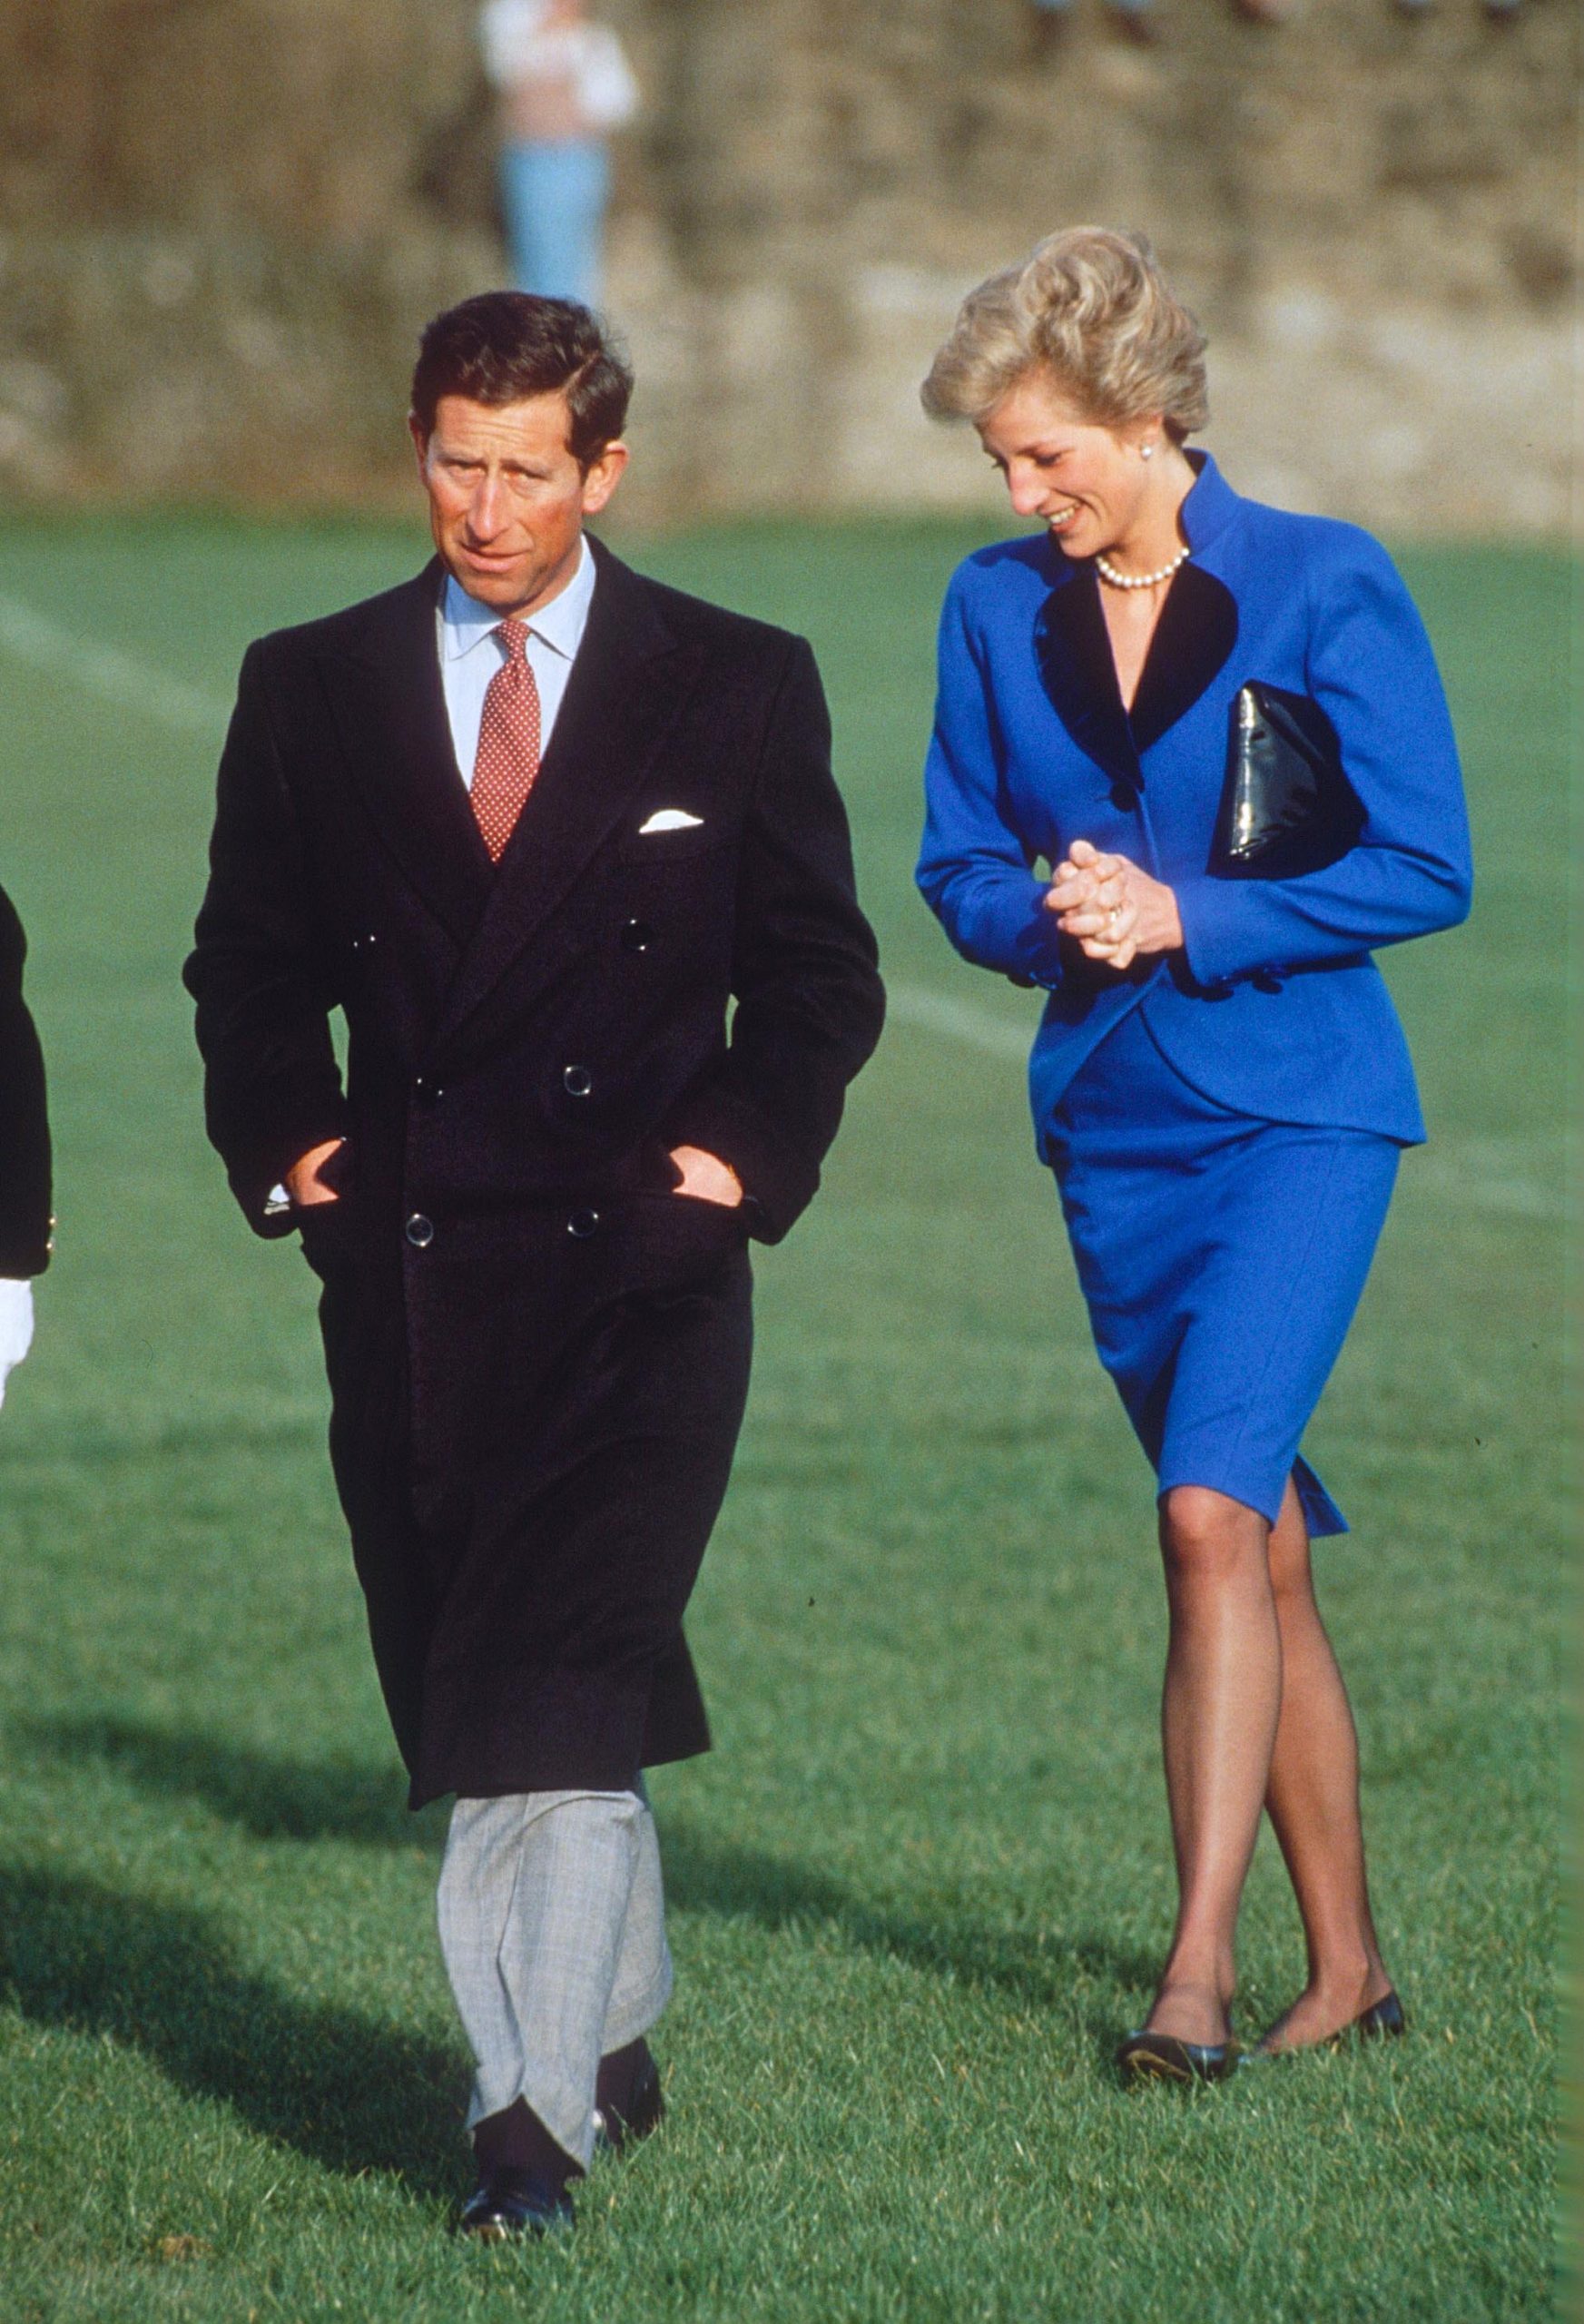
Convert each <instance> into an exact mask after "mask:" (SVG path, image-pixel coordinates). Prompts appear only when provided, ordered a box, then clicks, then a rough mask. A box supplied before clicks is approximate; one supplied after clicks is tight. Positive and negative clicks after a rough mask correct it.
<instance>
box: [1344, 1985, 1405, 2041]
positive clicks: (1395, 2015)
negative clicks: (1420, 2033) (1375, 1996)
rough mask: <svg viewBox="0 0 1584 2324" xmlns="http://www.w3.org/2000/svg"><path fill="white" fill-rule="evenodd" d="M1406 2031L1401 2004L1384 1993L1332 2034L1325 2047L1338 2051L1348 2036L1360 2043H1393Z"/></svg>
mask: <svg viewBox="0 0 1584 2324" xmlns="http://www.w3.org/2000/svg"><path fill="white" fill-rule="evenodd" d="M1407 2031H1408V2018H1407V2015H1406V2014H1405V2012H1404V2010H1403V2007H1402V2003H1401V2002H1400V2001H1399V2000H1398V1998H1397V1996H1396V1994H1394V1993H1386V1994H1382V1995H1381V1998H1380V2000H1379V2001H1372V2003H1371V2004H1370V2005H1369V2007H1368V2009H1365V2010H1361V2011H1360V2013H1359V2014H1358V2015H1357V2017H1355V2018H1354V2019H1353V2024H1351V2025H1344V2026H1343V2029H1342V2032H1341V2033H1333V2035H1332V2037H1331V2039H1330V2041H1329V2042H1328V2043H1326V2045H1325V2046H1326V2048H1327V2049H1328V2050H1340V2049H1341V2047H1342V2045H1343V2043H1344V2042H1345V2041H1346V2040H1347V2038H1348V2036H1349V2035H1350V2034H1353V2035H1356V2037H1357V2038H1358V2040H1359V2041H1361V2042H1388V2041H1395V2040H1396V2039H1397V2037H1398V2035H1399V2034H1402V2033H1407Z"/></svg>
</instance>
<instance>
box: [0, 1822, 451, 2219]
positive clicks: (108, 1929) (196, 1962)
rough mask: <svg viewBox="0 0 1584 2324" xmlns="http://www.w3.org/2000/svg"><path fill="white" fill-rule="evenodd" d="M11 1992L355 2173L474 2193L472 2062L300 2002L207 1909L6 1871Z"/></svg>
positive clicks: (4, 1972)
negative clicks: (464, 2130)
mask: <svg viewBox="0 0 1584 2324" xmlns="http://www.w3.org/2000/svg"><path fill="white" fill-rule="evenodd" d="M0 1995H4V1996H5V1998H7V1999H10V2000H13V2001H14V2002H15V2005H16V2006H17V2007H18V2008H19V2009H20V2010H21V2012H22V2013H23V2014H24V2015H25V2017H27V2018H29V2019H31V2020H33V2021H34V2023H35V2024H42V2025H55V2026H62V2027H67V2028H70V2029H72V2030H73V2031H74V2032H77V2033H109V2034H111V2035H113V2037H114V2038H115V2040H116V2041H117V2042H120V2043H124V2044H126V2045H127V2046H129V2047H133V2048H136V2049H138V2050H141V2051H142V2052H143V2054H144V2055H145V2056H146V2057H148V2058H150V2059H152V2061H153V2062H154V2063H155V2064H156V2065H158V2066H159V2067H160V2068H161V2070H162V2072H163V2073H165V2074H166V2075H168V2076H169V2078H170V2080H171V2081H172V2083H175V2084H176V2085H177V2086H178V2087H179V2088H180V2089H182V2090H184V2091H187V2092H189V2093H192V2095H193V2096H196V2097H202V2098H212V2099H220V2100H221V2101H223V2102H225V2103H226V2104H228V2105H230V2106H232V2107H234V2108H235V2110H236V2112H238V2113H239V2114H240V2115H241V2117H242V2119H243V2120H244V2121H245V2122H248V2123H249V2124H251V2127H252V2128H253V2129H254V2130H255V2131H258V2132H261V2133H262V2134H263V2135H264V2136H265V2137H267V2138H271V2139H276V2140H279V2141H280V2142H282V2143H283V2144H285V2145H287V2146H290V2147H295V2148H296V2149H297V2150H298V2152H300V2153H301V2154H305V2155H307V2156H309V2157H310V2158H311V2160H312V2161H314V2162H318V2163H320V2164H322V2165H323V2166H324V2167H325V2168H326V2169H327V2170H330V2171H340V2172H344V2173H346V2174H347V2175H348V2176H350V2177H357V2176H359V2174H360V2173H363V2172H365V2171H389V2172H392V2173H394V2174H395V2175H397V2176H398V2177H399V2178H400V2179H402V2180H403V2181H405V2182H406V2183H407V2185H408V2188H409V2189H410V2190H411V2191H413V2192H414V2193H415V2194H418V2195H420V2196H424V2197H437V2196H444V2197H454V2196H456V2195H457V2194H458V2193H459V2192H463V2191H465V2186H464V2181H465V2177H466V2172H465V2167H464V2166H465V2162H466V2156H465V2152H464V2146H463V2141H462V2139H461V2136H460V2128H461V2122H462V2110H463V2106H464V2103H465V2100H466V2094H467V2070H466V2067H465V2066H464V2065H463V2064H462V2063H461V2062H460V2061H459V2059H458V2058H457V2055H456V2054H455V2053H452V2052H450V2051H448V2050H445V2049H442V2048H441V2047H440V2046H439V2045H438V2043H432V2042H425V2041H422V2040H419V2039H418V2038H417V2037H415V2036H414V2035H411V2034H408V2033H401V2032H399V2031H398V2030H396V2029H395V2028H392V2027H389V2026H382V2025H379V2024H375V2023H373V2022H372V2021H370V2020H369V2019H368V2018H365V2017H361V2016H359V2015H358V2014H355V2013H354V2012H352V2011H349V2010H346V2009H340V2008H335V2007H331V2006H330V2005H328V2004H322V2003H321V2004H309V2003H302V2002H295V2001H292V2000H291V1999H290V1998H289V1997H288V1996H287V1995H285V1994H281V1993H280V1991H279V1990H278V1989H277V1988H276V1987H275V1986H273V1985H271V1984H269V1983H268V1982H267V1981H266V1980H265V1979H264V1978H262V1977H260V1976H258V1975H256V1974H253V1973H251V1972H250V1971H248V1970H246V1969H244V1968H243V1967H241V1965H240V1964H238V1963H237V1962H236V1960H235V1959H234V1957H233V1956H232V1955H231V1951H230V1948H229V1946H228V1945H227V1943H226V1940H225V1937H224V1936H223V1935H222V1934H221V1932H220V1930H219V1929H218V1928H217V1927H216V1926H215V1925H213V1924H212V1923H211V1922H210V1921H209V1920H208V1919H207V1918H206V1917H205V1916H204V1915H202V1913H195V1912H192V1911H188V1910H184V1909H182V1908H179V1907H176V1906H173V1905H162V1904H153V1903H150V1902H149V1901H147V1900H146V1899H144V1898H141V1897H133V1896H119V1895H117V1894H116V1893H115V1892H114V1891H113V1889H109V1888H105V1887H103V1886H101V1885H100V1884H99V1883H98V1882H96V1881H92V1880H84V1879H78V1878H65V1877H53V1876H50V1875H48V1874H44V1873H40V1872H32V1871H23V1870H19V1869H17V1868H15V1867H10V1866H0Z"/></svg>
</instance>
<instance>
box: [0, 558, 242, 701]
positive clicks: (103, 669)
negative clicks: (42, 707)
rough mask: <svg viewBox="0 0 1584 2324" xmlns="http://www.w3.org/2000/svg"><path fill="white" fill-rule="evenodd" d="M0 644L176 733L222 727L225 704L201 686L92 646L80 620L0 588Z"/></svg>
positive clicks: (111, 648) (107, 647) (117, 652)
mask: <svg viewBox="0 0 1584 2324" xmlns="http://www.w3.org/2000/svg"><path fill="white" fill-rule="evenodd" d="M0 647H4V648H5V652H6V653H8V654H11V655H15V658H16V660H17V661H19V662H31V663H32V665H33V666H34V669H36V670H53V671H56V672H58V673H59V674H60V675H61V676H63V677H69V678H72V679H74V681H75V682H76V684H79V685H84V686H87V687H88V688H89V689H90V690H91V692H93V693H94V694H100V695H102V696H103V699H104V700H105V701H106V702H113V703H114V704H116V705H117V707H118V708H120V709H123V710H136V711H141V712H142V713H143V715H144V716H145V717H147V718H152V719H153V720H154V721H155V722H156V723H157V724H160V725H162V726H170V727H172V728H174V730H175V731H176V732H177V733H178V734H202V735H204V736H206V737H212V736H213V735H214V734H216V733H218V732H220V731H221V730H222V729H223V728H224V725H225V723H226V720H227V719H228V718H229V717H230V715H231V704H230V703H229V702H228V701H226V700H224V699H223V698H222V697H221V695H219V694H210V693H209V692H208V691H207V690H206V689H205V688H204V687H202V686H190V685H187V684H184V683H183V681H182V679H180V678H172V677H169V676H167V675H166V674H165V672H164V671H163V670H158V669H155V668H154V667H153V666H152V664H150V663H147V662H143V661H139V660H138V659H137V658H136V657H135V656H134V655H131V654H123V653H122V652H121V651H120V650H119V649H118V648H117V647H116V646H113V645H96V644H95V642H94V640H93V637H92V636H91V635H89V632H88V628H87V625H86V623H84V627H83V629H82V630H81V631H80V632H79V631H77V630H74V629H68V628H67V627H66V625H65V624H64V622H56V621H51V620H50V619H49V618H48V616H47V615H44V614H40V613H35V612H34V609H33V607H32V606H29V605H25V604H24V603H23V601H22V599H21V598H20V597H13V596H7V595H5V594H4V593H3V592H0Z"/></svg>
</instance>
